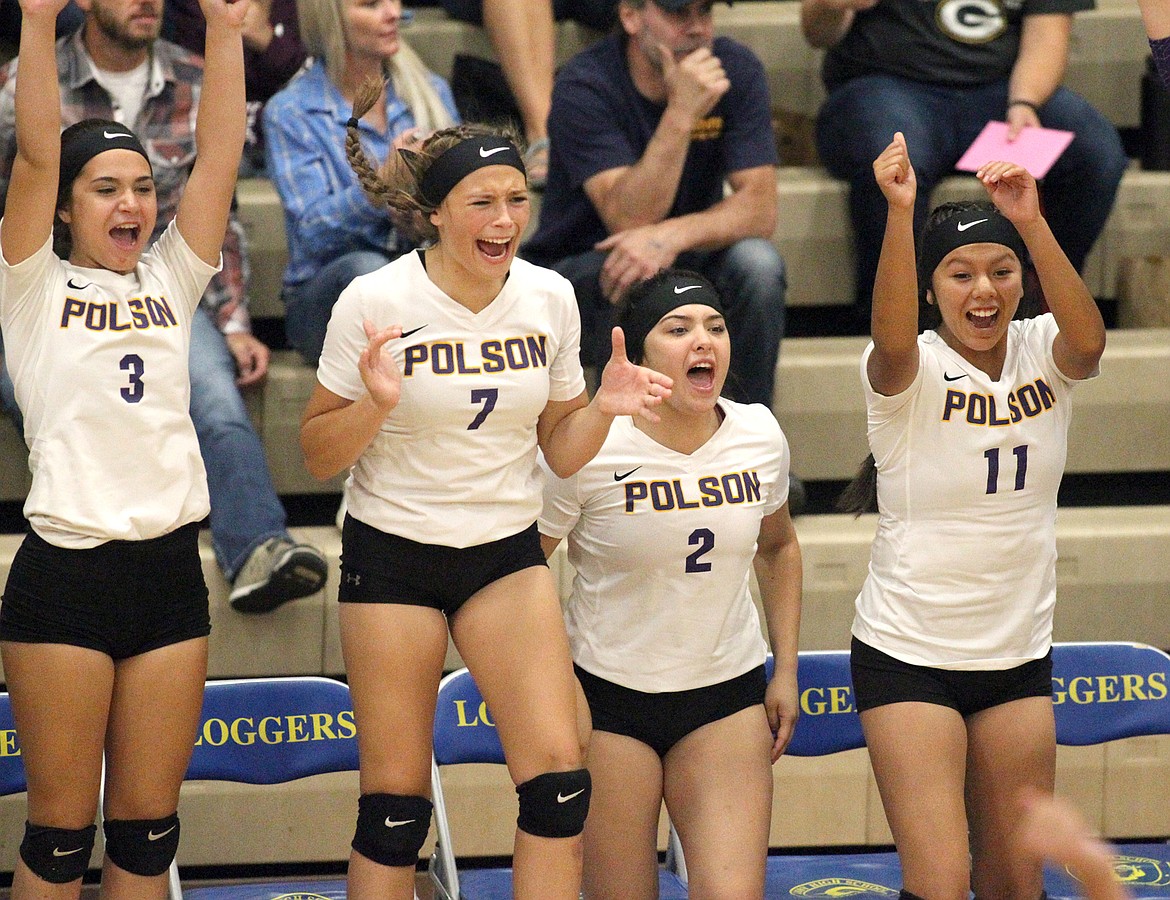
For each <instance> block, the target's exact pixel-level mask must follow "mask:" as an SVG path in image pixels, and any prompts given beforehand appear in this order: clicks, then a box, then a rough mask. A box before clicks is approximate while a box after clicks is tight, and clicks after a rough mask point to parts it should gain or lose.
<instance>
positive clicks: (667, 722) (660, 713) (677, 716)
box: [573, 665, 768, 758]
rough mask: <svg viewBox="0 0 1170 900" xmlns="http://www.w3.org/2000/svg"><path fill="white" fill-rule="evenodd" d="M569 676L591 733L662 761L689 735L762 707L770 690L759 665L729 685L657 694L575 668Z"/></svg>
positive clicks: (726, 683) (578, 667)
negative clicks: (638, 747) (624, 741)
mask: <svg viewBox="0 0 1170 900" xmlns="http://www.w3.org/2000/svg"><path fill="white" fill-rule="evenodd" d="M573 670H574V671H575V672H576V673H577V679H578V680H579V681H580V682H581V688H582V690H584V692H585V699H586V700H587V701H589V712H590V713H591V714H592V716H593V730H594V731H608V732H610V733H612V734H624V735H626V736H627V737H632V738H634V740H638V741H641V742H642V743H643V744H646V745H647V746H648V747H650V749H652V750H653V751H654V752H655V753H657V754H658V755H659V757H663V758H665V756H666V754H667V753H668V752H670V748H671V747H673V746H674V745H675V744H677V743H678V742H679V741H681V740H682V739H683V738H685V737H686V736H687V735H688V734H690V733H691V732H692V731H696V730H698V729H699V728H702V727H703V726H704V725H707V724H709V723H711V722H717V721H719V720H720V719H726V718H727V717H728V716H731V715H734V714H735V713H737V712H739V711H740V710H741V709H747V708H748V707H751V706H755V705H756V704H757V703H763V702H764V691H765V690H766V689H767V687H768V683H767V681H766V679H765V678H764V667H763V665H760V666H758V667H757V668H755V669H751V670H750V671H748V672H745V673H744V674H743V675H740V676H738V677H736V678H732V679H731V680H730V681H721V682H719V683H718V684H711V685H707V686H706V687H701V688H693V689H691V690H689V691H668V692H664V693H659V694H647V693H644V692H643V691H635V690H632V689H630V688H628V687H623V686H622V685H620V684H614V683H613V682H612V681H606V680H605V679H604V678H598V677H597V676H596V675H593V674H592V673H590V672H586V671H585V670H584V669H582V668H581V667H580V666H578V665H574V666H573Z"/></svg>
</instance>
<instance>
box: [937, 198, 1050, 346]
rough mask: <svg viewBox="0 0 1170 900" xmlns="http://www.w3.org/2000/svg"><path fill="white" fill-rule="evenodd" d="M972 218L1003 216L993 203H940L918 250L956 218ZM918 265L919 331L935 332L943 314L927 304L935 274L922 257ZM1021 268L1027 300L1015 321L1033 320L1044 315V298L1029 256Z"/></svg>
mask: <svg viewBox="0 0 1170 900" xmlns="http://www.w3.org/2000/svg"><path fill="white" fill-rule="evenodd" d="M972 214H974V215H992V214H994V215H997V216H998V215H1001V213H1000V212H999V210H998V209H996V206H995V204H994V203H992V202H991V201H990V200H953V201H951V202H949V203H941V204H939V205H938V206H936V207H935V208H934V209H933V210H932V211H931V213H930V215H929V216H928V217H927V219H926V224H925V225H923V226H922V232H921V233H920V234H919V238H918V244H917V246H918V247H922V246H923V245H924V244H926V242H927V236H928V235H929V234H930V232H932V231H933V230H934V229H936V228H938V227H940V226H941V225H944V224H945V223H947V222H949V221H950V220H951V219H953V218H955V217H956V216H968V215H972ZM916 265H917V269H918V330H919V331H934V330H936V329H937V328H938V327H939V325H941V324H942V313H941V312H940V311H939V308H938V303H927V302H926V292H927V291H928V290H931V289H932V283H933V279H934V270H933V268H931V270H930V271H926V268H927V265H928V262H927V260H925V259H924V258H923V256H922V255H921V254H920V255H919V256H918V258H917V261H916ZM1020 265H1021V266H1022V267H1023V279H1024V296H1023V299H1022V300H1021V301H1020V305H1019V306H1018V307H1017V308H1016V315H1015V318H1017V319H1030V318H1033V317H1034V316H1037V315H1039V314H1040V313H1041V312H1042V311H1043V306H1044V298H1043V293H1042V292H1041V291H1040V286H1039V282H1037V281H1036V279H1035V277H1034V274H1035V269H1034V268H1033V267H1032V260H1031V258H1030V257H1029V256H1028V255H1027V253H1025V254H1024V256H1023V257H1022V258H1021V259H1020Z"/></svg>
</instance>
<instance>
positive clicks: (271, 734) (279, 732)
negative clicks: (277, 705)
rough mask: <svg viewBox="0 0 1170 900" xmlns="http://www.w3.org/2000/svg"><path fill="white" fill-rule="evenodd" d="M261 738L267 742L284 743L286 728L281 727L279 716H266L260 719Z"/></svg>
mask: <svg viewBox="0 0 1170 900" xmlns="http://www.w3.org/2000/svg"><path fill="white" fill-rule="evenodd" d="M259 731H260V740H262V741H263V742H264V743H265V744H283V743H284V729H282V728H281V727H280V719H279V718H278V717H277V716H265V717H264V718H263V719H261V720H260V728H259Z"/></svg>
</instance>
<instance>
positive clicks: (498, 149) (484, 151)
mask: <svg viewBox="0 0 1170 900" xmlns="http://www.w3.org/2000/svg"><path fill="white" fill-rule="evenodd" d="M507 149H508V148H507V147H493V148H492V149H491V150H488V149H486V148H484V147H480V148H479V155H480V156H482V157H483V158H484V159H487V158H488V157H489V156H491V155H492V154H494V153H503V152H504V151H505V150H507Z"/></svg>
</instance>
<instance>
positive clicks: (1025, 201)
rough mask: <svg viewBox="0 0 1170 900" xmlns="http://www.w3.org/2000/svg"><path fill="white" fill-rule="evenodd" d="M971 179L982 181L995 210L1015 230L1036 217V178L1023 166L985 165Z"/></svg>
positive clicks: (1037, 204)
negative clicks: (1002, 215)
mask: <svg viewBox="0 0 1170 900" xmlns="http://www.w3.org/2000/svg"><path fill="white" fill-rule="evenodd" d="M975 177H976V178H978V179H979V180H980V181H982V182H983V186H984V187H985V188H986V189H987V195H988V196H989V197H990V198H991V202H992V203H994V204H995V206H996V209H998V210H999V211H1000V212H1001V213H1003V214H1004V217H1005V218H1006V219H1008V220H1009V221H1010V222H1011V223H1012V224H1013V225H1015V226H1017V227H1019V226H1021V225H1027V224H1029V223H1031V222H1035V221H1036V220H1037V219H1039V218H1040V192H1039V190H1038V189H1037V187H1036V179H1035V178H1033V177H1032V174H1031V173H1030V172H1029V171H1028V170H1027V169H1025V168H1024V167H1023V166H1020V165H1017V164H1016V163H1010V162H1002V161H999V162H989V163H987V164H986V165H984V166H983V168H981V169H980V170H979V171H978V172H976V173H975Z"/></svg>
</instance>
